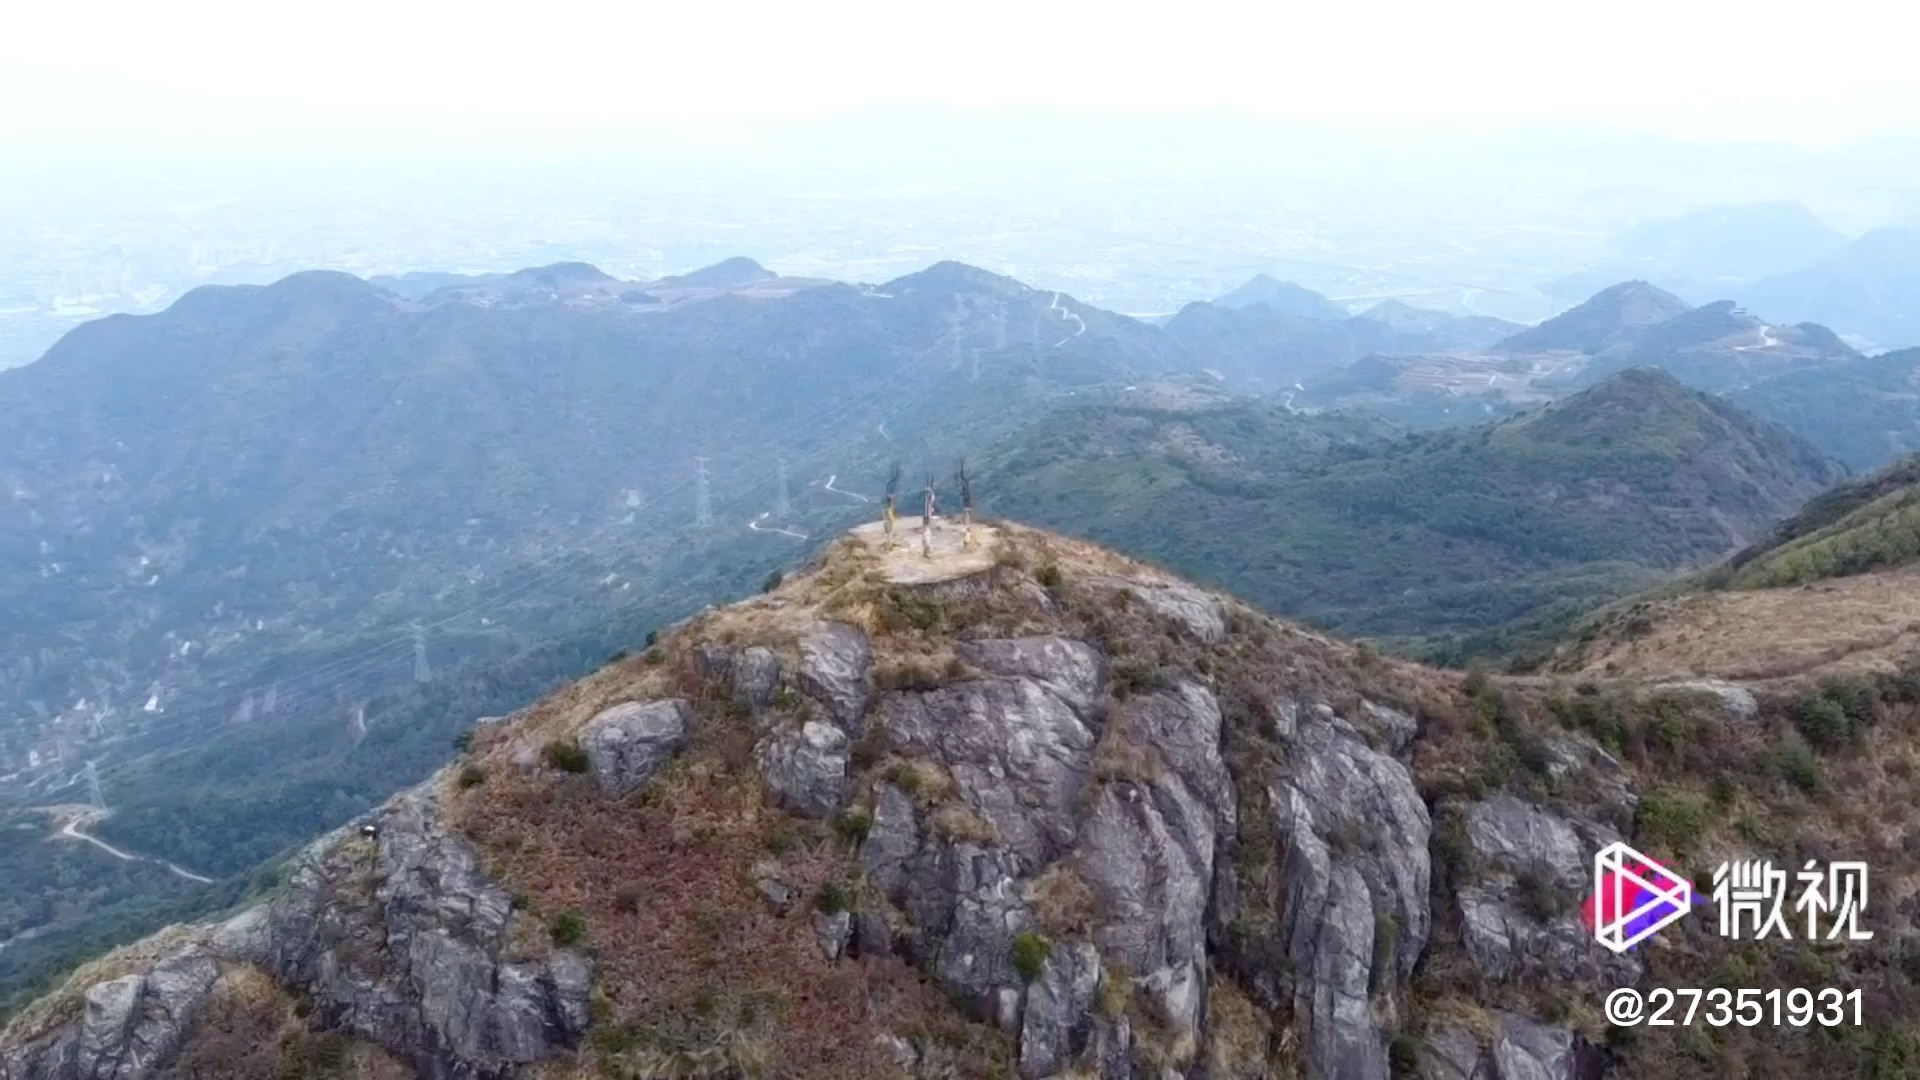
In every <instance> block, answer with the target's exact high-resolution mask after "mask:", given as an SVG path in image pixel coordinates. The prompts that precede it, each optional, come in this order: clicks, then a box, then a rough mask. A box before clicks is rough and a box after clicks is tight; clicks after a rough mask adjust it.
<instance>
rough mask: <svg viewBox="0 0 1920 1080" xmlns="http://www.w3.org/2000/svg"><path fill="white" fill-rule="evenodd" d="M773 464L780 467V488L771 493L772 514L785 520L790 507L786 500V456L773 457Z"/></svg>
mask: <svg viewBox="0 0 1920 1080" xmlns="http://www.w3.org/2000/svg"><path fill="white" fill-rule="evenodd" d="M775 464H776V465H777V466H778V467H779V469H780V490H778V491H776V492H774V494H773V516H774V517H776V518H778V519H780V520H781V521H785V520H786V519H787V513H788V511H789V509H790V507H789V505H788V502H787V456H786V455H785V454H782V455H780V456H779V457H778V458H776V459H775Z"/></svg>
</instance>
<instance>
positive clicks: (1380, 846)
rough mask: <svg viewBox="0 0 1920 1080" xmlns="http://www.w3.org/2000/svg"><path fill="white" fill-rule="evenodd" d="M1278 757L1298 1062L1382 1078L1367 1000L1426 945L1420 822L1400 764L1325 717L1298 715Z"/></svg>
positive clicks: (1425, 866) (1344, 1078)
mask: <svg viewBox="0 0 1920 1080" xmlns="http://www.w3.org/2000/svg"><path fill="white" fill-rule="evenodd" d="M1290 764H1291V771H1290V773H1289V775H1288V777H1287V779H1286V780H1284V781H1282V782H1280V783H1279V784H1278V785H1276V786H1275V787H1274V788H1273V789H1272V790H1271V791H1270V792H1269V801H1270V804H1271V806H1272V813H1273V819H1274V829H1275V832H1276V833H1277V835H1278V836H1279V837H1280V838H1281V842H1282V844H1283V846H1284V847H1285V848H1286V857H1285V861H1284V864H1283V866H1282V871H1281V880H1282V881H1283V882H1285V885H1284V886H1283V887H1284V888H1285V890H1286V895H1285V897H1284V905H1283V909H1282V910H1283V911H1284V919H1283V922H1282V926H1281V935H1282V939H1283V940H1284V942H1285V948H1286V954H1287V956H1288V958H1289V960H1290V961H1291V963H1292V964H1293V968H1294V972H1295V986H1294V1011H1295V1015H1296V1016H1297V1017H1299V1018H1301V1019H1302V1020H1303V1021H1304V1026H1305V1029H1306V1030H1305V1032H1304V1033H1303V1041H1304V1044H1305V1050H1306V1059H1307V1063H1308V1066H1309V1068H1310V1069H1312V1070H1313V1074H1314V1075H1316V1076H1319V1077H1323V1078H1326V1080H1383V1078H1384V1077H1386V1075H1387V1056H1386V1035H1385V1032H1384V1031H1383V1030H1382V1029H1381V1027H1380V1025H1379V1023H1378V1022H1377V1021H1376V1019H1375V1017H1374V1013H1373V1009H1372V1006H1371V1000H1370V999H1371V996H1372V994H1373V993H1374V992H1375V991H1376V990H1377V989H1383V988H1385V987H1383V986H1382V985H1381V984H1382V983H1384V984H1387V985H1388V986H1390V985H1391V983H1392V982H1393V981H1394V980H1397V979H1404V978H1405V977H1406V976H1407V975H1408V974H1410V973H1411V972H1412V970H1413V965H1414V964H1415V962H1417V961H1418V960H1419V958H1420V954H1421V952H1422V951H1423V950H1424V949H1425V948H1426V942H1427V934H1428V930H1429V921H1430V920H1429V912H1428V906H1427V902H1428V898H1427V890H1428V883H1429V878H1430V874H1431V867H1430V865H1429V862H1428V855H1427V850H1428V848H1427V843H1428V838H1429V836H1430V834H1431V832H1432V822H1431V820H1430V819H1429V817H1428V814H1427V807H1426V804H1425V803H1424V802H1422V801H1421V799H1420V795H1419V792H1418V791H1417V790H1416V789H1415V788H1414V785H1413V778H1412V777H1411V776H1410V775H1409V774H1408V772H1407V769H1406V767H1405V766H1404V765H1402V764H1400V762H1398V761H1396V760H1394V759H1393V758H1391V757H1388V756H1387V755H1385V754H1382V753H1380V752H1379V751H1377V750H1374V749H1371V748H1370V747H1368V746H1366V745H1365V744H1364V743H1362V742H1360V741H1359V740H1358V739H1357V738H1355V737H1354V736H1353V735H1352V734H1350V733H1348V732H1346V731H1342V730H1340V728H1339V727H1337V726H1335V725H1334V724H1333V723H1332V722H1329V721H1325V720H1323V719H1314V720H1305V719H1303V720H1302V721H1301V724H1300V731H1299V734H1298V737H1297V739H1296V741H1295V744H1294V747H1293V748H1292V753H1291V762H1290Z"/></svg>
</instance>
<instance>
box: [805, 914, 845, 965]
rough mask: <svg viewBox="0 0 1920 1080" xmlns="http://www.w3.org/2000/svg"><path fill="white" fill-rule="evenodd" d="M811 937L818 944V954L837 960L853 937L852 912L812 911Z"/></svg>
mask: <svg viewBox="0 0 1920 1080" xmlns="http://www.w3.org/2000/svg"><path fill="white" fill-rule="evenodd" d="M813 937H814V940H815V941H817V942H819V944H820V955H821V956H824V957H826V958H827V959H829V960H838V959H840V957H841V955H842V954H843V953H845V952H846V951H847V942H849V941H851V940H852V939H853V913H852V912H850V911H835V912H832V913H828V912H825V911H816V912H814V913H813Z"/></svg>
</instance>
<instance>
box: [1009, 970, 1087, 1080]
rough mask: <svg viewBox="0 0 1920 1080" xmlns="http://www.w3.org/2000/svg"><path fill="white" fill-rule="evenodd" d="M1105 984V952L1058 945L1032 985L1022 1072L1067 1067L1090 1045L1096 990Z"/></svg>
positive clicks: (1029, 1076) (1029, 1075)
mask: <svg viewBox="0 0 1920 1080" xmlns="http://www.w3.org/2000/svg"><path fill="white" fill-rule="evenodd" d="M1099 988H1100V951H1099V950H1098V949H1095V948H1094V947H1093V946H1092V945H1090V944H1087V943H1086V942H1080V943H1078V944H1072V945H1055V946H1054V947H1053V950H1052V951H1051V952H1050V953H1049V954H1048V956H1047V962H1046V966H1045V967H1044V968H1043V969H1042V970H1041V972H1040V977H1039V978H1038V979H1035V980H1034V981H1033V985H1032V986H1031V987H1030V988H1028V990H1027V1007H1026V1013H1025V1015H1024V1016H1023V1017H1022V1018H1021V1022H1020V1075H1021V1076H1022V1077H1023V1078H1024V1080H1040V1078H1041V1077H1047V1076H1052V1075H1054V1074H1055V1073H1058V1072H1060V1071H1061V1070H1062V1069H1064V1068H1065V1067H1066V1066H1067V1064H1068V1063H1069V1062H1071V1061H1072V1060H1073V1057H1074V1055H1076V1054H1078V1053H1079V1052H1080V1051H1081V1050H1083V1049H1085V1048H1086V1044H1087V1035H1088V1034H1089V1032H1090V1031H1091V1029H1092V1016H1091V1013H1092V1011H1093V999H1094V994H1095V993H1096V992H1097V991H1098V990H1099Z"/></svg>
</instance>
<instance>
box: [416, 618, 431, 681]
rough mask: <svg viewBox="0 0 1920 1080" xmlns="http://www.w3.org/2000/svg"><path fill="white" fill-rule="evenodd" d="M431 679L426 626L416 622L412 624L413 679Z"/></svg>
mask: <svg viewBox="0 0 1920 1080" xmlns="http://www.w3.org/2000/svg"><path fill="white" fill-rule="evenodd" d="M432 679H433V668H432V667H431V666H429V665H428V664H427V628H426V627H424V626H421V625H420V624H419V623H417V622H416V623H414V624H413V681H414V682H429V681H431V680H432Z"/></svg>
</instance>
